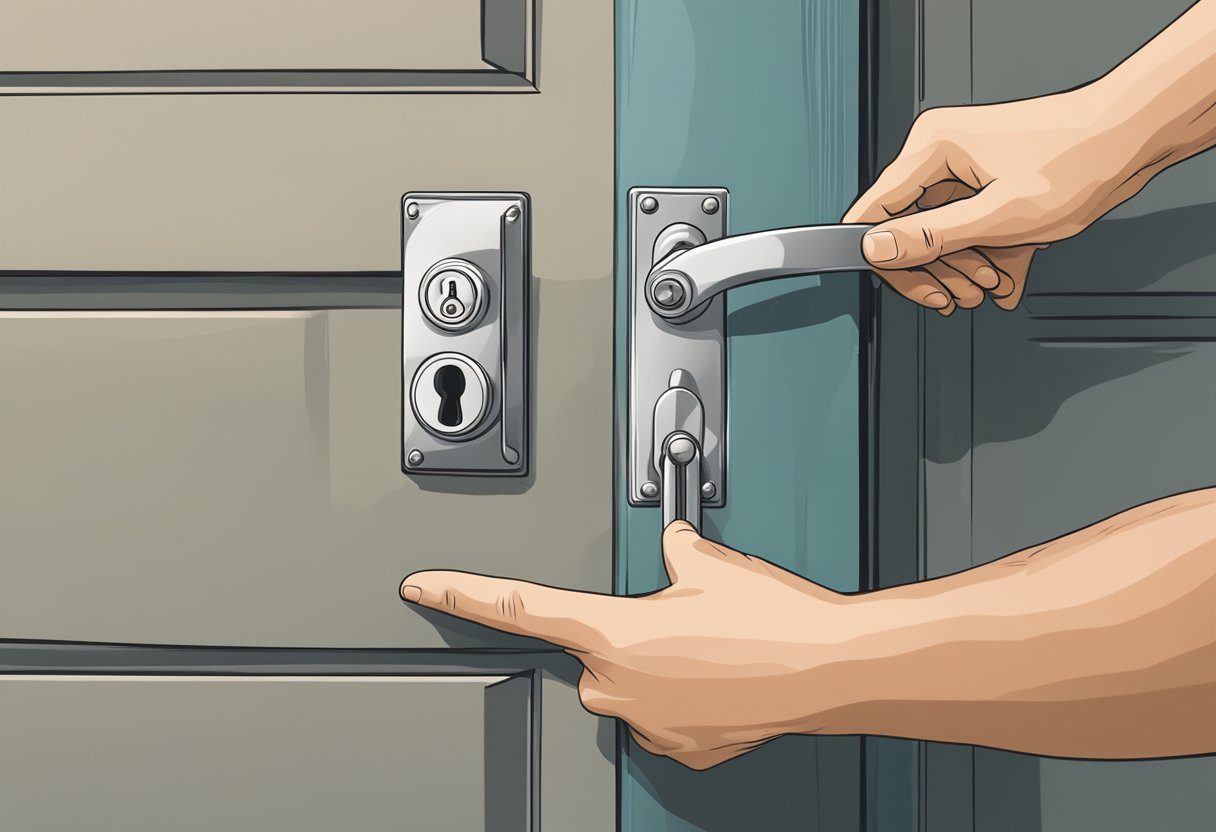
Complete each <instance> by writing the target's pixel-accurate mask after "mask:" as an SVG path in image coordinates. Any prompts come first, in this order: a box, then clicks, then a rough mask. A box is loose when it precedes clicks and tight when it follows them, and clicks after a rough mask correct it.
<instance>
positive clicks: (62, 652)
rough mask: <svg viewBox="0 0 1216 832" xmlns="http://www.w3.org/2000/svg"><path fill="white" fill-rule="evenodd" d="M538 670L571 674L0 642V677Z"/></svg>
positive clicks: (569, 664) (530, 659)
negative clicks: (0, 675)
mask: <svg viewBox="0 0 1216 832" xmlns="http://www.w3.org/2000/svg"><path fill="white" fill-rule="evenodd" d="M537 669H546V670H549V671H551V672H552V673H554V674H555V675H557V676H559V677H567V676H569V677H571V678H573V679H575V680H577V677H578V670H579V669H580V668H579V667H578V666H577V662H574V660H573V659H571V658H570V657H569V656H566V655H565V654H564V652H563V651H560V650H556V649H555V650H551V651H544V650H537V651H534V652H520V651H510V650H351V649H312V648H261V647H245V648H239V647H238V648H233V647H158V646H147V647H142V646H108V645H96V644H78V643H46V642H6V643H0V674H3V675H47V674H50V675H54V674H70V675H103V676H111V675H140V676H156V675H165V676H293V677H294V676H301V677H303V676H310V677H311V676H483V675H502V676H513V675H518V674H522V673H532V672H533V671H535V670H537Z"/></svg>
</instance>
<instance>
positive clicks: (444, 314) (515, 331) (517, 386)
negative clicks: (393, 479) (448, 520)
mask: <svg viewBox="0 0 1216 832" xmlns="http://www.w3.org/2000/svg"><path fill="white" fill-rule="evenodd" d="M401 222H402V234H401V240H402V252H401V260H402V316H401V324H402V337H401V345H402V353H401V370H402V376H401V380H402V386H401V390H402V407H401V440H402V442H401V467H402V470H403V471H405V472H406V473H407V474H411V475H412V474H465V475H475V476H524V475H525V474H527V472H528V423H527V417H528V403H527V395H528V385H527V354H528V343H527V337H528V327H527V320H528V283H529V280H530V279H531V264H530V262H529V253H530V252H529V245H530V226H529V223H530V212H529V203H528V196H527V194H522V193H409V194H406V195H405V197H404V198H403V199H402V217H401Z"/></svg>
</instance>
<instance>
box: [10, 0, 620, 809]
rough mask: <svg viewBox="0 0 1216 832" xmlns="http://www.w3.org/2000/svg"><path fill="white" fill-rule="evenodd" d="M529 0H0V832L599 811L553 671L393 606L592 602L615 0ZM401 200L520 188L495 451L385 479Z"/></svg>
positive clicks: (608, 470)
mask: <svg viewBox="0 0 1216 832" xmlns="http://www.w3.org/2000/svg"><path fill="white" fill-rule="evenodd" d="M540 7H541V4H540V2H539V0H537V1H536V2H533V0H486V2H484V3H483V2H479V0H446V2H443V3H435V2H426V0H354V1H353V2H344V3H332V2H328V1H327V0H307V2H300V1H299V0H293V2H287V1H286V0H239V2H237V1H236V0H215V2H208V3H196V2H163V0H64V2H57V3H41V2H23V1H19V0H6V2H2V3H0V93H2V95H0V391H2V392H0V396H2V397H3V406H2V407H0V460H3V461H2V463H0V468H2V474H0V541H2V543H0V638H2V639H4V642H3V644H0V807H3V809H2V810H0V815H2V818H3V819H2V820H0V826H3V828H4V829H5V830H13V832H25V830H35V829H38V830H42V829H46V830H67V829H79V828H91V829H98V830H132V829H140V830H145V829H146V830H153V829H156V830H170V829H292V830H301V831H302V830H322V829H334V828H339V827H341V828H352V829H359V830H376V829H403V828H413V829H436V830H459V832H465V830H469V829H477V828H483V827H484V828H487V829H495V830H524V829H540V828H542V827H543V828H545V829H556V830H563V829H574V828H578V829H610V828H612V825H613V818H614V814H615V812H614V809H615V807H614V764H613V759H614V754H615V750H614V743H615V728H614V726H613V725H612V724H611V723H610V722H607V721H601V720H597V719H596V718H594V717H592V716H590V715H589V714H587V713H586V712H584V711H583V710H582V709H581V708H580V706H579V704H578V700H577V693H576V690H575V683H576V680H577V674H578V667H577V664H576V663H575V662H573V660H570V659H568V657H565V656H563V655H562V654H560V653H558V652H555V651H553V649H552V648H551V647H550V646H548V645H545V644H541V643H538V642H529V641H524V640H521V639H511V638H507V637H505V636H499V635H497V634H494V633H491V632H490V631H489V630H484V629H481V628H477V627H473V626H467V625H460V624H458V623H456V622H453V621H449V620H444V619H443V617H442V616H437V615H432V616H428V615H424V614H420V613H419V612H418V611H417V610H412V609H407V608H406V606H405V605H404V604H403V603H402V602H401V601H400V599H399V598H398V595H397V593H398V586H399V583H400V581H401V578H402V577H403V576H405V575H406V574H408V573H410V572H412V571H415V570H418V569H424V568H449V569H466V570H475V571H480V572H488V573H493V574H500V575H513V576H518V577H522V578H527V579H531V580H536V581H542V582H545V583H550V584H559V585H563V586H571V587H578V588H584V589H592V590H599V591H610V590H611V588H612V559H613V551H612V502H613V491H612V406H613V399H612V343H613V334H612V327H613V321H612V280H613V275H612V269H613V214H612V210H613V19H612V4H611V3H605V2H577V3H549V4H546V8H545V9H544V14H543V15H542V14H541V8H540ZM410 191H513V192H517V191H518V192H526V193H527V194H529V195H530V199H531V202H530V205H531V215H530V219H531V241H532V278H531V286H530V290H531V298H532V306H531V310H532V319H531V321H530V322H529V323H530V328H531V339H532V340H531V343H530V345H529V346H530V348H531V349H530V352H531V356H532V365H531V367H530V376H531V382H530V384H529V396H530V404H531V413H532V436H531V443H530V444H531V452H530V459H529V460H528V462H529V466H528V468H529V472H528V475H527V476H526V477H515V478H498V479H486V478H459V477H450V476H421V475H418V476H410V475H407V474H405V473H403V471H402V461H401V460H402V448H401V442H402V440H401V435H402V434H401V419H402V379H401V374H402V353H401V343H402V333H401V328H402V278H401V275H400V268H401V259H402V254H401V228H402V217H401V214H402V202H401V200H402V195H403V194H405V193H406V192H410ZM540 529H543V534H537V531H538V530H540Z"/></svg>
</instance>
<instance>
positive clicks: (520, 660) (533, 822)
mask: <svg viewBox="0 0 1216 832" xmlns="http://www.w3.org/2000/svg"><path fill="white" fill-rule="evenodd" d="M580 672H581V666H580V665H579V664H578V662H577V661H576V660H574V659H573V658H571V657H570V656H568V655H566V654H565V653H564V652H563V651H560V650H556V649H553V650H541V651H516V650H507V649H496V650H331V649H284V648H241V647H176V646H168V647H162V646H140V645H109V644H94V643H86V642H34V641H15V640H3V639H0V701H3V690H4V685H5V683H6V681H7V680H12V679H13V677H15V676H23V677H27V678H29V677H33V678H35V679H49V680H52V681H53V680H55V679H65V680H66V679H67V678H69V677H71V678H75V679H81V678H84V679H86V680H87V679H90V678H94V679H99V680H107V679H109V680H116V679H144V680H150V681H151V682H153V683H154V682H156V681H158V680H159V681H174V680H179V681H180V680H190V679H194V680H210V681H217V680H218V681H232V682H237V681H245V682H252V683H257V682H258V681H259V680H278V681H282V682H284V683H287V682H286V680H300V681H303V682H321V681H336V680H343V679H346V680H363V681H380V682H389V683H391V682H402V683H408V682H410V681H418V680H427V679H432V680H434V679H436V678H442V679H446V680H455V681H459V682H464V683H473V682H474V681H475V680H482V681H480V682H477V684H479V685H481V688H482V690H484V697H483V701H484V709H483V711H482V712H480V713H478V714H477V716H476V717H474V719H475V720H477V721H479V722H480V723H481V724H483V725H484V743H485V747H484V748H477V749H474V751H475V752H476V753H478V754H484V755H485V756H486V759H488V760H489V761H490V763H491V765H490V766H489V767H488V768H487V770H486V774H487V775H488V779H487V780H486V782H485V784H484V786H485V791H486V795H487V798H486V799H487V807H486V808H487V810H489V809H494V810H495V811H494V813H493V814H492V815H491V814H490V813H489V812H488V811H487V814H486V816H485V826H484V828H485V829H487V830H495V832H509V830H517V829H520V830H522V829H529V830H536V829H540V828H547V829H575V828H577V829H585V830H588V832H610V830H613V829H614V828H615V811H614V801H615V783H614V778H613V776H612V773H613V758H614V754H615V733H616V727H615V723H614V722H613V721H612V720H607V719H601V718H598V717H595V716H592V715H591V714H589V713H587V712H586V711H585V710H583V709H582V707H581V706H580V704H579V701H578V678H579V674H580ZM466 698H468V697H466ZM474 698H475V697H474ZM474 698H469V701H470V702H473V701H474ZM274 702H275V704H276V707H278V706H279V705H281V702H282V700H281V698H276V699H275V700H274ZM82 707H83V706H82ZM95 711H96V709H95V708H94V706H92V705H90V706H89V707H88V708H87V709H85V710H84V711H83V713H84V715H85V716H86V717H87V715H88V714H89V713H95ZM39 713H44V712H39ZM36 716H37V714H35V713H32V712H31V709H30V708H0V735H5V734H9V733H11V732H12V731H13V730H17V729H18V728H19V727H20V726H21V725H23V724H26V723H29V721H30V720H31V719H34V718H35V717H36ZM324 716H325V718H326V719H329V718H332V719H333V720H339V721H340V720H343V719H347V718H349V717H350V714H349V713H348V711H347V710H343V709H332V708H330V709H327V710H325V711H324ZM401 716H403V717H408V714H402V715H401ZM426 716H434V710H433V709H431V710H428V711H425V712H424V718H425V717H426ZM405 721H406V722H408V719H406V720H405ZM439 721H440V722H442V721H443V720H439ZM44 724H46V725H49V726H51V727H53V730H50V731H49V733H46V734H39V736H40V737H44V738H45V739H50V740H53V741H54V742H55V743H56V744H57V745H58V746H63V745H64V743H70V742H71V740H72V739H74V737H73V735H72V733H71V732H68V731H66V730H65V728H66V726H65V725H64V724H62V721H61V722H52V723H44ZM240 724H241V725H245V724H246V721H245V720H244V719H243V718H242V719H241V720H240ZM249 724H251V725H254V726H256V725H257V723H256V721H255V722H251V723H249ZM442 727H443V726H442V725H439V726H436V729H437V730H438V729H439V728H442ZM454 727H456V728H457V729H458V730H464V731H468V730H470V729H468V728H460V727H459V725H456V724H454ZM369 730H370V729H369ZM402 730H403V724H402V720H401V719H398V718H394V716H393V714H391V713H388V714H386V720H385V723H384V725H383V731H385V732H389V733H392V732H398V731H402ZM438 736H445V735H444V734H443V733H442V732H440V733H439V734H438ZM368 737H369V741H371V742H373V743H375V744H377V745H378V746H379V747H380V748H381V749H382V750H383V749H384V748H385V746H384V745H383V743H381V742H380V741H379V740H378V739H377V738H376V735H375V734H368ZM135 739H137V740H139V738H138V737H137V738H135ZM140 741H142V740H140ZM524 741H526V743H527V748H526V749H524V748H522V747H521V743H522V742H524ZM402 742H403V743H405V744H406V745H410V744H411V743H412V744H413V746H414V751H413V753H412V754H409V755H407V757H406V759H407V761H408V766H404V767H402V768H401V770H400V771H396V772H389V773H388V774H386V775H385V776H386V777H389V776H391V777H394V778H397V779H398V780H402V781H403V782H404V781H407V780H408V779H409V778H410V777H411V776H412V775H416V773H417V772H419V771H425V765H426V762H427V759H428V758H427V756H426V755H425V754H423V753H419V750H418V746H420V745H422V743H421V742H420V739H419V738H418V737H417V736H413V737H403V738H402ZM5 747H6V748H7V749H9V750H10V751H11V748H12V746H11V745H6V746H5ZM589 748H591V749H593V750H592V751H591V752H590V753H589V752H588V749H589ZM458 750H459V749H458ZM81 751H82V753H86V752H87V749H81ZM523 752H526V755H527V758H528V759H527V760H526V761H525V762H524V763H523V764H522V765H521V764H520V763H519V761H518V755H519V753H523ZM385 753H388V752H385ZM470 753H473V752H470ZM8 759H10V760H12V761H15V762H16V763H17V764H20V763H22V758H21V756H20V755H12V754H10V755H9V756H8ZM291 759H293V760H294V761H295V762H296V763H303V762H304V759H302V758H300V757H298V756H297V757H293V758H291ZM3 761H4V760H3V758H0V763H3ZM461 771H463V769H461ZM120 773H121V772H120ZM368 775H369V776H375V775H377V772H376V770H375V769H370V770H369V771H368ZM39 782H40V783H43V784H46V783H52V781H51V780H47V779H45V778H43V779H42V780H40V781H39ZM199 782H200V787H202V786H204V785H205V783H206V781H205V780H200V781H199ZM137 785H139V784H137ZM144 785H146V784H144ZM521 790H526V791H525V792H523V793H521ZM65 802H66V803H68V804H72V801H65ZM391 803H392V804H393V805H394V806H398V807H399V809H400V813H401V814H400V815H399V816H398V818H397V821H398V823H399V824H400V823H404V824H405V826H412V825H418V826H426V828H432V829H444V828H460V829H464V828H481V827H480V826H479V825H478V826H468V827H465V826H459V827H452V826H444V825H442V824H439V825H435V824H433V823H428V821H429V820H431V819H430V818H429V817H422V818H420V817H417V816H414V815H411V814H410V811H411V805H409V802H408V801H403V800H396V799H394V800H393V801H391ZM78 805H79V804H78ZM6 808H8V804H7V802H6ZM86 808H87V807H86ZM524 810H526V811H527V817H526V818H524V819H525V820H526V821H527V823H519V822H518V821H519V819H520V816H521V812H523V811H524ZM450 817H451V816H447V818H446V819H445V822H448V823H450V822H451V820H450ZM93 820H94V824H93V825H94V826H97V824H98V823H101V822H102V821H103V820H104V818H98V817H96V816H95V817H94V818H93ZM98 828H110V827H105V826H104V823H102V825H101V826H100V827H98ZM114 828H119V827H114ZM175 828H176V827H175ZM230 828H231V827H230ZM258 828H264V825H263V826H262V827H258ZM293 828H294V827H293ZM361 828H367V827H361ZM396 828H400V826H397V827H396Z"/></svg>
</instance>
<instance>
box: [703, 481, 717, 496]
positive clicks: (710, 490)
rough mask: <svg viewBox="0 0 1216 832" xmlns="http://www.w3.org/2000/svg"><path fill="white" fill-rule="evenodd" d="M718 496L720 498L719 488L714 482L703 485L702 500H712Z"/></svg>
mask: <svg viewBox="0 0 1216 832" xmlns="http://www.w3.org/2000/svg"><path fill="white" fill-rule="evenodd" d="M716 496H718V486H716V485H714V484H713V483H712V482H703V483H701V499H703V500H712V499H713V498H714V497H716Z"/></svg>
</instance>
